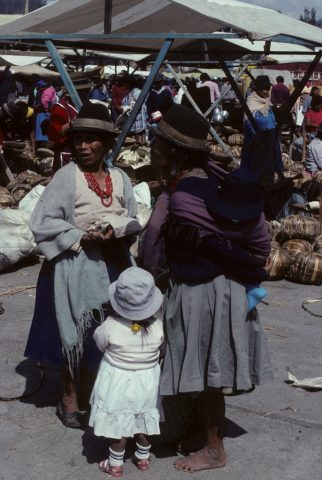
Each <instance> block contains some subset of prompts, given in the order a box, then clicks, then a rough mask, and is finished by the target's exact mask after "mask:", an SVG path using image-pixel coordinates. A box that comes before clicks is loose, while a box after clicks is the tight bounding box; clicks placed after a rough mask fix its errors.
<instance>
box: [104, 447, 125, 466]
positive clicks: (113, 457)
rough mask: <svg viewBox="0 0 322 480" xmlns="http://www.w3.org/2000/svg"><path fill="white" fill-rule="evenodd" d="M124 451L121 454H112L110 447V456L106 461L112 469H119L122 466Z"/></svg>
mask: <svg viewBox="0 0 322 480" xmlns="http://www.w3.org/2000/svg"><path fill="white" fill-rule="evenodd" d="M124 454H125V450H124V451H123V452H114V450H112V449H111V447H110V456H109V458H108V461H109V462H110V465H112V466H113V467H121V466H122V465H123V459H124Z"/></svg>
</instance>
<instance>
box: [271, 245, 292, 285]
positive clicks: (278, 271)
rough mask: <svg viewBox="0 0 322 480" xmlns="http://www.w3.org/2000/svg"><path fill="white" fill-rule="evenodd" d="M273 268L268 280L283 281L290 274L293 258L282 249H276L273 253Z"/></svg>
mask: <svg viewBox="0 0 322 480" xmlns="http://www.w3.org/2000/svg"><path fill="white" fill-rule="evenodd" d="M272 260H273V267H272V269H271V271H270V272H269V274H268V276H267V280H282V279H283V278H284V277H285V275H287V274H288V273H289V270H290V268H291V265H292V261H293V260H292V257H291V256H290V255H289V254H288V253H287V252H286V251H285V250H283V249H282V248H276V249H275V250H274V252H273V253H272Z"/></svg>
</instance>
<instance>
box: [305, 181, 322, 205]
mask: <svg viewBox="0 0 322 480" xmlns="http://www.w3.org/2000/svg"><path fill="white" fill-rule="evenodd" d="M302 188H304V190H305V191H306V197H307V199H308V201H309V202H314V201H315V200H319V198H320V195H321V190H322V185H321V183H319V182H316V181H315V180H309V181H307V182H304V183H303V184H302Z"/></svg>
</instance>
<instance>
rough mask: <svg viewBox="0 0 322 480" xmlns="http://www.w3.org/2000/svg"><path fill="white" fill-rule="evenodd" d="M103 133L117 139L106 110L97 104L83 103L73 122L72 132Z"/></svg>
mask: <svg viewBox="0 0 322 480" xmlns="http://www.w3.org/2000/svg"><path fill="white" fill-rule="evenodd" d="M77 131H89V132H103V133H105V134H107V135H109V136H110V137H117V136H118V133H117V132H115V131H114V129H113V123H112V120H111V117H110V114H109V111H108V109H107V108H106V107H105V106H104V105H101V104H97V103H90V102H88V103H84V105H83V106H82V107H81V109H80V111H79V114H78V116H77V118H76V120H75V123H74V126H73V130H72V132H77Z"/></svg>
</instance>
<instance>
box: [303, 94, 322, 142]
mask: <svg viewBox="0 0 322 480" xmlns="http://www.w3.org/2000/svg"><path fill="white" fill-rule="evenodd" d="M321 109H322V97H320V96H316V97H313V100H312V104H311V110H309V111H308V112H307V114H306V130H307V132H309V133H314V132H316V131H317V128H318V126H319V125H320V123H321V122H322V110H321Z"/></svg>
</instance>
